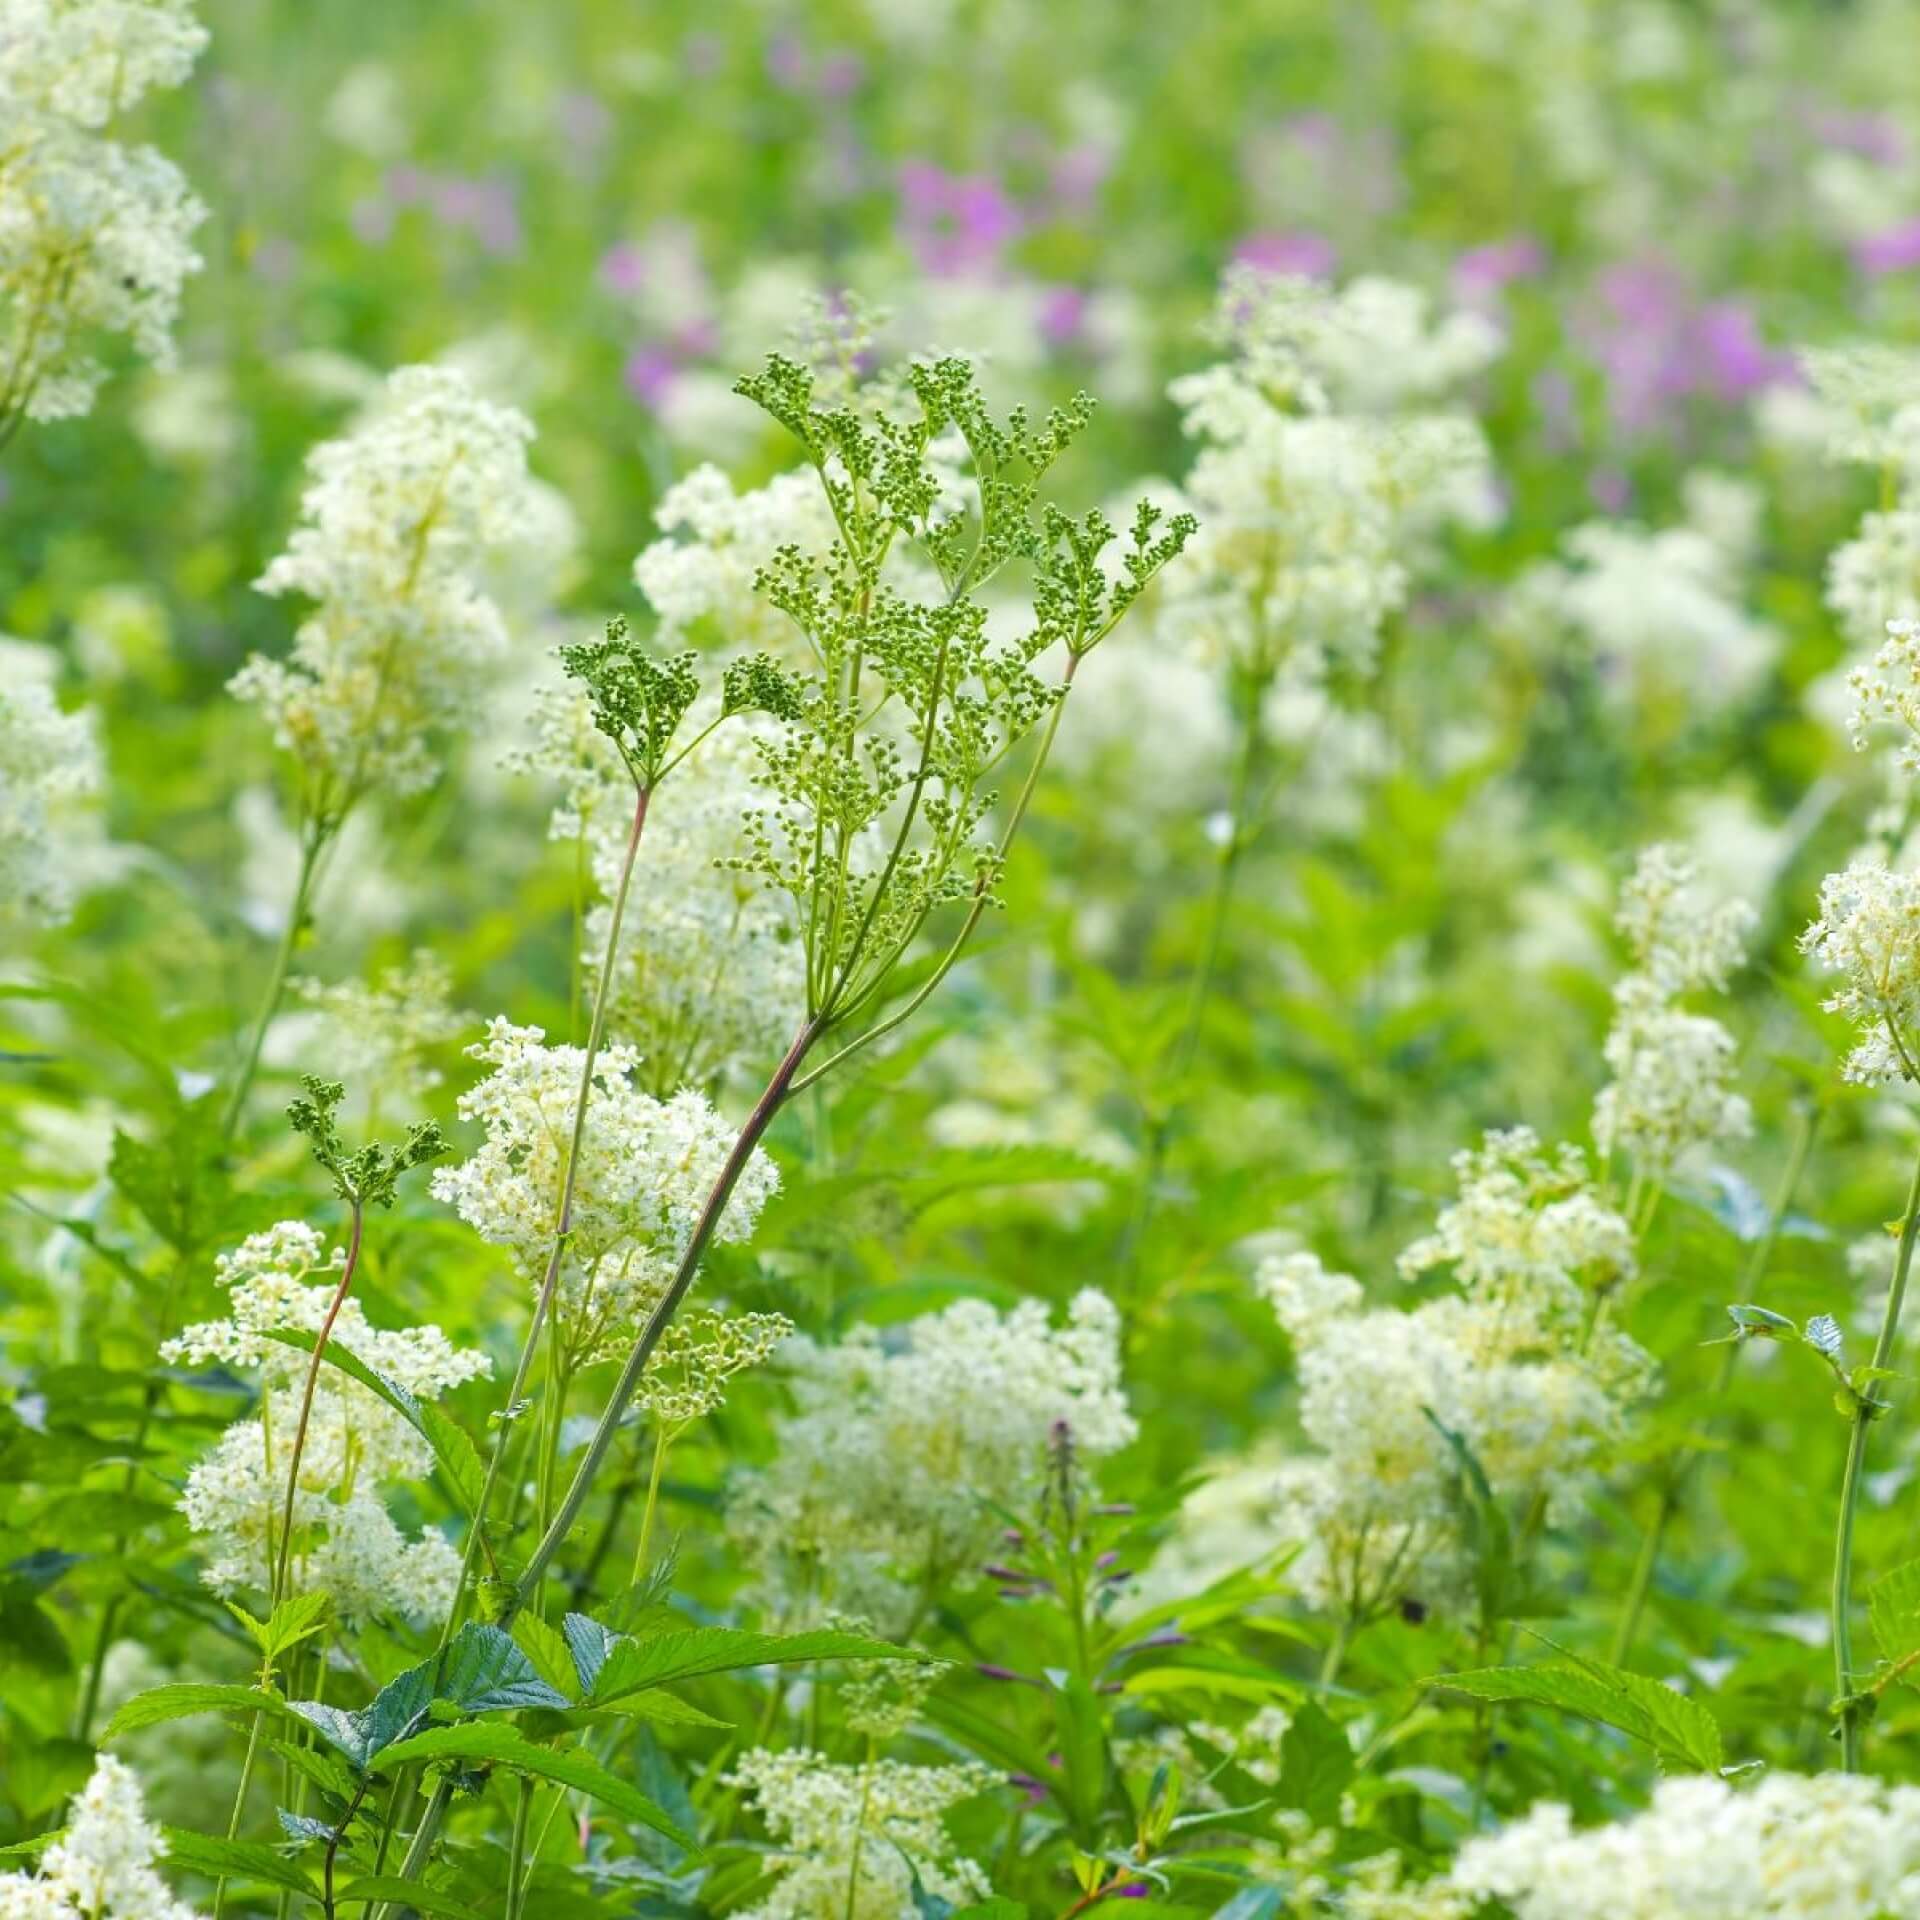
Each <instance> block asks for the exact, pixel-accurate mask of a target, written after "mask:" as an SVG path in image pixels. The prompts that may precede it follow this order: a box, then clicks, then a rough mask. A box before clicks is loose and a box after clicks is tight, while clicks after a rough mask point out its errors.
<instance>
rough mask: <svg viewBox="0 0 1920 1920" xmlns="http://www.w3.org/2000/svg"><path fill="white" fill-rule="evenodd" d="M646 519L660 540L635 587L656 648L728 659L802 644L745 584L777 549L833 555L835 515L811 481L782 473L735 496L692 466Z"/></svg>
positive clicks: (646, 553) (638, 564)
mask: <svg viewBox="0 0 1920 1920" xmlns="http://www.w3.org/2000/svg"><path fill="white" fill-rule="evenodd" d="M653 517H654V524H655V525H656V526H658V527H659V529H660V531H661V534H662V536H663V537H662V538H660V539H658V540H656V541H654V542H653V543H652V545H650V546H648V547H644V548H643V549H642V550H641V552H640V554H639V557H638V558H637V559H636V560H635V561H634V563H633V577H634V579H635V581H636V582H637V583H638V585H639V587H640V590H641V592H643V593H644V594H645V595H646V596H647V599H648V600H649V602H651V604H652V606H653V610H654V611H655V613H657V614H658V615H659V616H660V637H661V642H662V644H663V645H673V646H678V645H685V644H687V643H688V642H689V641H690V640H700V641H704V642H705V643H706V644H708V645H709V646H711V647H713V648H715V649H717V650H721V651H724V652H727V653H735V652H754V651H773V652H781V651H785V652H791V651H792V650H793V648H794V647H795V646H796V645H801V644H804V643H803V642H802V641H801V640H800V637H799V635H798V634H797V632H796V630H795V628H794V626H793V623H792V621H791V620H789V619H788V618H787V616H786V615H785V614H783V613H780V612H779V611H778V610H777V609H775V608H774V607H772V606H770V605H769V604H768V603H767V602H766V601H765V600H763V599H762V598H761V597H760V596H759V595H758V594H757V593H755V592H754V589H753V581H754V576H755V574H757V573H758V572H759V570H760V569H761V568H762V567H764V566H765V565H766V564H767V563H768V562H769V561H770V560H771V559H772V558H773V556H774V554H775V552H776V551H777V550H778V549H779V548H781V547H785V546H797V547H800V548H802V549H804V550H805V551H808V552H822V551H825V550H826V549H827V548H829V547H831V546H832V544H833V541H834V537H835V530H834V525H833V513H832V509H831V508H830V507H829V506H828V504H827V498H826V494H825V492H824V491H823V490H822V488H821V485H820V481H819V477H818V476H817V475H816V474H814V473H813V472H811V471H798V472H794V473H783V474H779V475H777V476H776V477H775V478H774V479H772V480H770V481H768V483H767V484H766V485H765V486H764V487H756V488H754V489H752V490H751V491H750V492H747V493H737V492H735V491H734V486H733V483H732V481H730V480H729V479H728V478H727V476H726V475H725V474H724V473H722V472H721V471H720V469H719V468H718V467H716V466H712V465H710V464H709V465H703V466H699V467H696V468H695V469H694V470H693V472H691V473H690V474H688V475H687V477H686V478H685V479H684V480H681V481H679V482H678V483H677V484H675V485H674V486H672V487H670V488H669V489H668V490H667V492H666V494H665V495H664V497H663V498H662V499H661V502H660V504H659V506H658V507H657V508H656V509H655V510H654V516H653Z"/></svg>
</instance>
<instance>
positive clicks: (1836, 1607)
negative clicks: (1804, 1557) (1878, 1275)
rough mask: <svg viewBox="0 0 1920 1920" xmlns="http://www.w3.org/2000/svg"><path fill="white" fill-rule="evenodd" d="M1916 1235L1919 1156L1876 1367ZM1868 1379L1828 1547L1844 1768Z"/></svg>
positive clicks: (1894, 1326) (1869, 1412)
mask: <svg viewBox="0 0 1920 1920" xmlns="http://www.w3.org/2000/svg"><path fill="white" fill-rule="evenodd" d="M1916 1237H1920V1160H1916V1161H1915V1163H1914V1169H1913V1182H1912V1185H1911V1186H1910V1187H1909V1188H1908V1190H1907V1211H1906V1214H1905V1217H1904V1218H1903V1219H1902V1220H1901V1222H1900V1251H1899V1253H1898V1255H1897V1256H1896V1257H1895V1259H1894V1263H1893V1285H1892V1287H1891V1288H1889V1289H1888V1292H1887V1310H1886V1313H1885V1315H1884V1316H1883V1317H1882V1319H1881V1322H1880V1337H1879V1338H1878V1339H1877V1340H1876V1341H1875V1342H1874V1343H1873V1361H1872V1364H1873V1365H1874V1366H1875V1367H1876V1368H1884V1367H1885V1366H1886V1365H1887V1363H1888V1362H1889V1361H1890V1360H1891V1359H1892V1357H1893V1343H1894V1340H1895V1337H1896V1336H1897V1335H1898V1333H1899V1330H1900V1309H1901V1306H1902V1305H1903V1304H1904V1302H1905V1300H1906V1297H1907V1275H1908V1273H1909V1272H1910V1271H1911V1269H1912V1266H1913V1245H1914V1240H1915V1238H1916ZM1873 1384H1874V1383H1873V1382H1871V1381H1869V1383H1868V1385H1867V1389H1866V1391H1865V1392H1864V1393H1860V1394H1857V1395H1856V1396H1855V1400H1854V1409H1853V1434H1852V1437H1851V1438H1850V1440H1849V1441H1848V1444H1847V1465H1846V1472H1845V1474H1844V1475H1843V1477H1842V1479H1841V1482H1840V1524H1839V1527H1838V1528H1837V1530H1836V1532H1835V1536H1834V1546H1833V1677H1834V1686H1835V1689H1836V1693H1837V1697H1838V1699H1839V1701H1840V1703H1841V1705H1840V1764H1841V1766H1842V1767H1843V1768H1844V1769H1845V1770H1846V1771H1847V1772H1848V1773H1853V1772H1855V1771H1857V1770H1858V1768H1859V1765H1860V1712H1859V1709H1858V1708H1857V1707H1856V1706H1854V1705H1853V1704H1852V1703H1851V1699H1850V1696H1851V1695H1852V1693H1853V1520H1854V1513H1855V1511H1856V1509H1857V1508H1858V1506H1859V1504H1860V1480H1861V1474H1862V1471H1863V1469H1864V1467H1865V1464H1866V1458H1867V1429H1868V1428H1869V1427H1870V1426H1872V1424H1873V1421H1874V1418H1875V1416H1876V1414H1878V1413H1879V1411H1880V1406H1879V1403H1877V1402H1876V1401H1875V1400H1874V1398H1873Z"/></svg>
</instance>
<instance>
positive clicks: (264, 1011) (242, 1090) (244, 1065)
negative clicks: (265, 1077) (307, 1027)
mask: <svg viewBox="0 0 1920 1920" xmlns="http://www.w3.org/2000/svg"><path fill="white" fill-rule="evenodd" d="M336 825H337V823H334V824H330V825H326V826H322V825H318V824H314V823H309V824H308V825H307V826H306V827H305V828H304V829H302V831H301V835H300V867H299V871H298V873H297V874H296V876H295V878H294V883H293V902H292V904H291V905H290V906H289V907H288V908H287V924H286V927H285V929H284V930H283V931H282V933H281V935H280V945H279V948H278V950H277V951H276V952H275V954H274V958H273V972H272V973H271V974H270V975H269V976H268V978H267V991H266V995H265V997H264V998H263V999H262V1000H261V1002H260V1011H259V1012H258V1013H257V1014H256V1015H255V1016H254V1021H253V1032H252V1035H251V1037H250V1038H249V1039H248V1041H247V1052H246V1058H245V1059H244V1060H243V1061H242V1062H241V1066H240V1073H239V1076H238V1078H237V1079H235V1081H234V1083H233V1091H232V1092H231V1093H230V1094H228V1095H227V1108H226V1112H225V1113H224V1114H223V1115H222V1116H221V1120H220V1137H221V1139H222V1140H226V1141H231V1140H232V1138H233V1136H234V1132H235V1130H236V1129H237V1128H238V1127H239V1125H240V1114H241V1110H242V1109H243V1108H244V1107H245V1106H246V1104H247V1095H248V1094H249V1093H250V1092H251V1091H252V1090H253V1082H254V1076H255V1075H256V1074H257V1073H258V1072H259V1071H260V1050H261V1048H262V1047H264V1046H265V1045H266V1043H267V1028H268V1027H269V1026H271V1025H272V1024H273V1016H274V1015H275V1014H276V1013H278V1012H279V1011H280V1000H281V996H282V995H283V994H284V993H285V992H286V990H287V975H288V974H289V973H290V972H291V971H292V970H293V954H294V949H295V948H296V947H297V946H298V945H299V944H300V929H301V928H302V927H303V926H304V925H305V924H306V919H307V905H308V901H309V899H310V897H311V895H312V893H313V879H314V873H315V871H316V870H317V868H318V866H319V863H320V854H321V851H322V849H323V848H324V847H325V846H326V844H327V842H328V841H329V840H330V839H331V838H332V836H333V833H334V830H335V826H336Z"/></svg>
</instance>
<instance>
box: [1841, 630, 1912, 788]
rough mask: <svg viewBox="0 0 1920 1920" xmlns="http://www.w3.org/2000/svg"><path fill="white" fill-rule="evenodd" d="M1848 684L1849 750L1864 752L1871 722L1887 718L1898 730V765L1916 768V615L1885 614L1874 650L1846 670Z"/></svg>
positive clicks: (1869, 734) (1879, 722) (1907, 768)
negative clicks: (1889, 616) (1894, 616)
mask: <svg viewBox="0 0 1920 1920" xmlns="http://www.w3.org/2000/svg"><path fill="white" fill-rule="evenodd" d="M1847 688H1848V691H1849V692H1850V693H1851V694H1852V696H1853V711H1852V712H1851V714H1849V716H1848V720H1847V731H1848V733H1849V735H1850V736H1851V737H1852V740H1853V746H1854V751H1855V752H1856V753H1864V752H1865V751H1866V748H1867V745H1868V742H1869V739H1870V737H1871V735H1872V733H1873V731H1874V729H1875V727H1876V726H1878V725H1880V724H1882V723H1888V724H1891V725H1893V726H1896V727H1898V728H1899V729H1900V730H1901V739H1900V752H1899V764H1900V766H1902V767H1904V768H1905V769H1906V770H1907V771H1908V772H1909V773H1915V772H1920V620H1889V621H1888V622H1887V623H1886V638H1885V640H1884V641H1883V642H1882V643H1881V646H1880V649H1879V651H1878V652H1877V653H1876V654H1875V655H1874V656H1873V659H1872V661H1871V663H1870V664H1868V665H1866V666H1861V667H1855V668H1854V669H1853V671H1852V672H1851V673H1850V674H1848V676H1847Z"/></svg>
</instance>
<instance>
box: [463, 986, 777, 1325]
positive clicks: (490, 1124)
mask: <svg viewBox="0 0 1920 1920" xmlns="http://www.w3.org/2000/svg"><path fill="white" fill-rule="evenodd" d="M543 1042H544V1036H543V1035H542V1033H541V1030H540V1029H539V1028H538V1027H516V1026H513V1025H512V1024H510V1023H509V1022H508V1021H506V1020H494V1021H491V1022H490V1023H489V1024H488V1027H487V1037H486V1038H485V1039H484V1040H482V1041H480V1042H478V1043H477V1044H475V1045H474V1046H472V1047H469V1048H468V1049H467V1052H468V1054H469V1056H470V1057H471V1058H473V1059H475V1060H480V1061H484V1062H486V1063H487V1064H488V1065H490V1066H491V1067H492V1068H493V1071H492V1072H491V1073H490V1074H489V1075H488V1076H487V1077H486V1078H485V1079H484V1080H482V1081H481V1082H480V1083H479V1084H478V1085H477V1086H475V1087H473V1088H471V1089H469V1091H467V1092H466V1093H463V1094H462V1095H461V1096H460V1103H459V1107H460V1117H461V1118H462V1119H463V1120H477V1121H478V1122H479V1123H480V1124H481V1126H482V1127H484V1128H485V1130H486V1139H485V1141H484V1143H483V1144H482V1145H481V1147H480V1148H479V1150H478V1151H477V1152H476V1153H475V1154H474V1155H473V1157H472V1158H471V1159H469V1160H466V1161H463V1162H462V1163H461V1164H460V1165H458V1166H454V1167H441V1168H439V1169H437V1170H436V1171H435V1173H434V1176H433V1192H434V1196H435V1197H436V1198H437V1199H440V1200H444V1201H446V1202H447V1203H448V1204H449V1205H451V1206H453V1207H455V1208H456V1209H458V1211H459V1213H460V1217H461V1218H462V1219H463V1220H465V1221H466V1222H467V1223H468V1225H470V1226H471V1227H473V1228H474V1230H475V1231H476V1232H478V1233H479V1235H480V1236H481V1238H482V1239H484V1240H490V1241H492V1242H493V1244H494V1245H495V1246H500V1247H505V1248H507V1249H508V1251H509V1252H510V1253H511V1254H512V1255H513V1257H514V1260H515V1262H516V1263H517V1264H518V1266H519V1267H520V1270H521V1272H522V1273H524V1274H525V1275H527V1276H528V1278H529V1279H531V1280H533V1281H535V1282H538V1280H539V1279H540V1277H541V1275H542V1274H543V1273H544V1272H545V1270H546V1264H547V1258H548V1255H549V1253H550V1251H551V1249H552V1246H553V1237H554V1230H555V1227H556V1225H557V1223H558V1217H559V1209H560V1190H561V1183H562V1178H563V1175H564V1172H565V1165H566V1156H567V1151H568V1144H569V1142H570V1140H571V1138H572V1133H573V1117H574V1107H575V1102H576V1101H577V1100H578V1098H579V1094H580V1072H581V1068H582V1066H583V1065H584V1061H585V1057H584V1054H583V1052H582V1050H581V1049H580V1048H578V1047H550V1046H547V1045H545V1044H544V1043H543ZM637 1065H638V1060H637V1057H636V1055H635V1054H634V1051H633V1049H632V1048H630V1047H626V1046H620V1045H615V1046H607V1047H603V1048H602V1049H601V1050H600V1054H599V1057H598V1059H597V1060H596V1061H595V1063H594V1077H593V1096H592V1098H591V1100H590V1101H589V1102H588V1104H587V1118H586V1128H585V1131H584V1133H583V1135H582V1137H581V1142H580V1159H579V1166H578V1170H577V1180H576V1188H575V1194H574V1206H573V1220H572V1231H571V1233H570V1235H569V1237H568V1240H567V1246H566V1254H565V1257H564V1259H563V1261H562V1263H561V1268H560V1282H559V1292H558V1294H557V1296H556V1303H557V1308H558V1312H559V1314H560V1319H561V1324H562V1326H563V1328H564V1330H565V1337H566V1340H567V1343H568V1348H569V1351H570V1352H571V1354H572V1355H573V1357H574V1358H575V1359H576V1360H578V1359H585V1358H587V1357H590V1356H593V1355H596V1354H598V1353H601V1352H603V1351H605V1350H606V1349H607V1348H608V1347H609V1346H610V1345H613V1344H617V1343H619V1342H621V1341H622V1340H623V1339H624V1338H625V1337H626V1336H629V1335H631V1334H632V1333H633V1332H634V1331H635V1329H636V1328H637V1327H638V1326H640V1325H641V1324H642V1323H644V1321H645V1320H646V1318H647V1316H648V1315H649V1314H650V1313H651V1312H652V1311H653V1309H654V1307H655V1306H657V1305H658V1304H659V1301H660V1299H661V1297H662V1296H663V1294H664V1293H665V1291H666V1288H667V1286H668V1284H669V1282H670V1281H671V1280H672V1278H673V1273H674V1269H675V1267H676V1266H677V1264H678V1262H679V1260H680V1257H681V1255H682V1254H683V1253H684V1251H685V1250H686V1247H687V1245H688V1243H689V1241H690V1240H691V1238H692V1235H693V1228H694V1223H695V1221H696V1219H697V1218H698V1216H699V1213H700V1209H701V1206H702V1205H703V1203H704V1202H705V1200H706V1198H707V1195H708V1194H709V1192H711V1190H712V1188H713V1184H714V1182H715V1180H716V1179H717V1178H718V1176H719V1173H720V1169H721V1166H722V1164H723V1163H724V1161H725V1160H726V1157H727V1154H728V1152H729V1150H730V1149H731V1148H732V1146H733V1139H734V1132H733V1129H732V1128H731V1127H730V1126H729V1125H728V1124H727V1123H726V1122H725V1121H724V1120H723V1119H722V1118H721V1117H720V1115H719V1114H718V1113H716V1112H715V1111H714V1109H713V1107H712V1105H711V1104H710V1103H709V1102H708V1101H707V1099H706V1098H705V1097H704V1096H703V1095H701V1094H698V1093H695V1092H692V1091H690V1090H683V1091H681V1092H679V1093H676V1094H674V1095H673V1096H672V1097H671V1098H669V1099H666V1100H659V1099H656V1098H655V1097H654V1096H653V1095H652V1094H649V1093H642V1092H641V1091H640V1090H639V1089H638V1088H637V1087H635V1086H634V1084H633V1079H632V1076H633V1073H634V1070H635V1068H636V1067H637ZM779 1184H780V1176H779V1173H778V1171H777V1170H776V1169H775V1167H774V1165H773V1162H772V1161H771V1160H769V1159H768V1158H767V1157H766V1155H765V1154H763V1153H761V1152H759V1151H757V1150H756V1151H755V1153H754V1154H753V1155H752V1156H751V1158H750V1159H749V1160H748V1162H747V1164H746V1166H745V1168H744V1169H743V1170H742V1172H741V1175H740V1179H739V1182H738V1183H737V1185H736V1186H735V1187H734V1190H733V1194H732V1197H731V1199H730V1200H729V1201H728V1203H727V1209H726V1212H725V1214H724V1215H723V1216H722V1218H721V1220H720V1224H719V1227H718V1229H717V1230H716V1233H715V1238H716V1239H717V1240H719V1241H720V1242H722V1243H723V1244H724V1243H732V1242H738V1241H743V1240H746V1239H748V1238H749V1237H750V1236H751V1234H752V1232H753V1227H754V1222H755V1221H756V1220H757V1219H758V1218H759V1217H760V1209H761V1208H762V1207H763V1206H764V1205H765V1204H766V1203H767V1201H768V1200H769V1199H770V1198H771V1197H772V1195H773V1193H774V1192H775V1190H776V1189H777V1188H778V1186H779Z"/></svg>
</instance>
